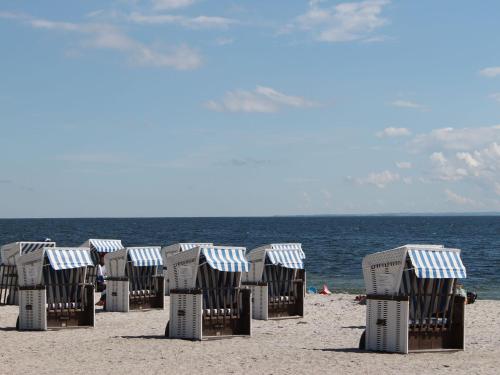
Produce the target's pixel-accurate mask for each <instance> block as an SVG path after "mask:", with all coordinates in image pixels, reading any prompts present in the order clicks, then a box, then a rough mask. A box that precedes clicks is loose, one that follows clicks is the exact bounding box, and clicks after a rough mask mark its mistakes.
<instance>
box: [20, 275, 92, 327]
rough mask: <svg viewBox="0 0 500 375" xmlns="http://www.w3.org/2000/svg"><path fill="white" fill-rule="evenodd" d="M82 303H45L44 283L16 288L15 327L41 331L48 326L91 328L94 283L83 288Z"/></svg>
mask: <svg viewBox="0 0 500 375" xmlns="http://www.w3.org/2000/svg"><path fill="white" fill-rule="evenodd" d="M84 294H85V296H84V298H83V302H61V303H51V304H47V291H46V288H45V287H44V286H35V287H24V288H23V287H22V288H20V290H19V322H18V324H17V325H18V327H17V328H18V329H19V330H30V331H31V330H32V331H45V330H47V329H49V328H67V327H68V328H69V327H93V326H94V322H95V310H94V286H93V285H87V286H85V288H84Z"/></svg>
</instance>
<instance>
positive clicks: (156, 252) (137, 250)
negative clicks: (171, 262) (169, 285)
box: [127, 247, 163, 267]
mask: <svg viewBox="0 0 500 375" xmlns="http://www.w3.org/2000/svg"><path fill="white" fill-rule="evenodd" d="M160 249H161V248H160V247H128V248H127V250H128V255H129V258H130V260H131V261H132V263H133V265H134V266H136V267H145V266H161V265H163V259H162V257H161V253H160Z"/></svg>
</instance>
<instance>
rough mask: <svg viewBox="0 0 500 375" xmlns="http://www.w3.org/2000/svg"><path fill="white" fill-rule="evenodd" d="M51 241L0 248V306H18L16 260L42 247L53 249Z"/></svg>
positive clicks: (23, 243)
mask: <svg viewBox="0 0 500 375" xmlns="http://www.w3.org/2000/svg"><path fill="white" fill-rule="evenodd" d="M54 246H56V243H55V242H52V241H20V242H13V243H9V244H6V245H3V246H2V247H1V248H0V306H1V305H17V304H18V282H17V266H16V258H17V257H19V256H20V255H22V254H27V253H30V252H33V251H35V250H38V249H41V248H43V247H54Z"/></svg>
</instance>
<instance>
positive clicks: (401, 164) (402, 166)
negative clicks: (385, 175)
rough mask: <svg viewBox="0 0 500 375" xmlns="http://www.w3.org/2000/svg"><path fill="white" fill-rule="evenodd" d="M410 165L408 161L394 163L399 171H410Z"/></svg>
mask: <svg viewBox="0 0 500 375" xmlns="http://www.w3.org/2000/svg"><path fill="white" fill-rule="evenodd" d="M411 166H412V165H411V163H410V162H409V161H398V162H396V167H398V168H399V169H410V168H411Z"/></svg>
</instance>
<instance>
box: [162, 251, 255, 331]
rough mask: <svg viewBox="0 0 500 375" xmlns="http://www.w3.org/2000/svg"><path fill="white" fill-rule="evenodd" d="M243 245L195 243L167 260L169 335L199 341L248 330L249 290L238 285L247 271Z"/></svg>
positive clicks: (249, 313) (250, 314)
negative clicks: (204, 244) (195, 245)
mask: <svg viewBox="0 0 500 375" xmlns="http://www.w3.org/2000/svg"><path fill="white" fill-rule="evenodd" d="M245 250H246V249H245V248H244V247H226V246H198V247H195V248H193V249H190V250H186V251H183V252H179V253H176V254H173V255H171V256H169V257H168V258H167V263H168V264H167V272H168V275H169V279H170V288H171V289H170V321H169V323H167V327H166V329H165V335H166V336H168V337H170V338H180V339H191V340H202V339H204V338H209V337H213V336H217V337H223V336H233V335H246V336H250V334H251V319H252V306H251V304H252V302H251V291H250V290H249V289H246V288H244V289H242V288H240V285H241V274H242V272H248V269H249V264H248V262H247V261H246V259H245Z"/></svg>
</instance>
